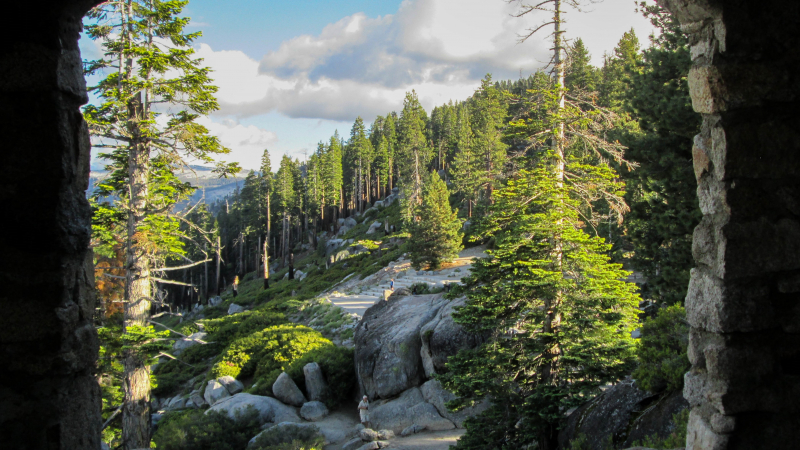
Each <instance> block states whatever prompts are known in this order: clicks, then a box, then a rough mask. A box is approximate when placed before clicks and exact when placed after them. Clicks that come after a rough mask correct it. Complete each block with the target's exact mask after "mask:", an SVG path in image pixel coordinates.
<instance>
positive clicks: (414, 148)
mask: <svg viewBox="0 0 800 450" xmlns="http://www.w3.org/2000/svg"><path fill="white" fill-rule="evenodd" d="M427 121H428V116H427V114H426V113H425V109H423V108H422V105H420V103H419V99H418V98H417V93H416V92H415V91H411V92H407V93H406V97H405V100H403V111H402V113H401V114H400V120H399V132H398V139H397V141H398V153H399V155H400V158H399V161H398V164H399V166H400V167H402V171H401V176H400V180H401V182H402V186H403V192H404V194H405V196H404V198H403V203H404V205H405V206H404V207H403V210H404V216H405V219H406V221H410V220H411V218H412V212H413V208H414V206H416V205H418V204H419V203H420V201H421V198H420V196H421V195H422V180H423V177H424V176H425V171H426V170H427V168H428V163H429V162H430V160H431V157H432V154H431V148H430V146H429V145H428V136H427V135H426V131H427Z"/></svg>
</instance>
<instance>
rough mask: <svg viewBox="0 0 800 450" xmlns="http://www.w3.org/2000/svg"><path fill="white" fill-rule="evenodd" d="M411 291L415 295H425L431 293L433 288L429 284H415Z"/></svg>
mask: <svg viewBox="0 0 800 450" xmlns="http://www.w3.org/2000/svg"><path fill="white" fill-rule="evenodd" d="M410 290H411V293H412V294H414V295H425V294H430V293H431V287H430V285H429V284H428V283H414V284H412V285H411V288H410Z"/></svg>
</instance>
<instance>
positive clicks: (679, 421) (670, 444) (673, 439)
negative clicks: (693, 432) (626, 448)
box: [633, 408, 689, 449]
mask: <svg viewBox="0 0 800 450" xmlns="http://www.w3.org/2000/svg"><path fill="white" fill-rule="evenodd" d="M672 423H674V424H675V430H674V431H673V432H672V433H670V435H669V436H667V437H665V438H663V439H662V438H660V437H659V436H658V435H653V436H648V437H646V438H644V439H642V440H641V441H635V442H634V443H633V446H634V447H636V446H641V447H647V448H655V449H673V448H679V447H680V448H683V446H685V445H686V427H687V426H688V424H689V408H686V409H684V410H683V411H681V412H679V413H677V414H673V415H672Z"/></svg>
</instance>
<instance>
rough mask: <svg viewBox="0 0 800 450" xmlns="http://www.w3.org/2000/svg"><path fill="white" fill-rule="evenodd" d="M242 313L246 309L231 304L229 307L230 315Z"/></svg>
mask: <svg viewBox="0 0 800 450" xmlns="http://www.w3.org/2000/svg"><path fill="white" fill-rule="evenodd" d="M242 311H244V307H242V306H240V305H237V304H236V303H231V306H228V315H231V314H236V313H240V312H242Z"/></svg>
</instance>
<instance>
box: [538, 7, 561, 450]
mask: <svg viewBox="0 0 800 450" xmlns="http://www.w3.org/2000/svg"><path fill="white" fill-rule="evenodd" d="M561 1H562V0H553V6H554V8H553V9H554V17H553V22H554V25H555V31H554V33H553V43H554V45H553V48H554V51H555V55H554V58H553V62H554V65H555V71H556V82H557V83H558V96H559V100H558V108H559V111H560V110H562V109H563V108H564V103H565V92H564V75H565V74H564V59H563V58H562V51H563V38H562V35H563V30H562V29H561V24H562V18H561ZM553 147H554V151H555V157H556V165H555V176H556V179H557V180H558V181H557V182H556V183H557V186H558V187H559V188H560V187H562V186H563V184H564V122H560V123H559V124H558V132H557V134H556V138H555V139H554V140H553ZM558 224H559V225H560V224H561V222H560V221H559V223H558ZM554 241H555V248H554V253H555V255H554V257H555V258H554V259H555V263H556V266H557V267H558V268H559V270H560V271H563V269H562V265H563V256H564V255H563V254H564V248H563V241H562V237H561V236H560V235H559V234H556V235H555V236H554ZM562 300H563V293H562V292H561V291H560V290H559V291H557V292H555V295H554V296H553V297H552V298H546V299H545V302H544V308H545V311H546V314H547V315H546V316H545V319H544V322H543V324H542V331H543V332H544V333H548V334H555V335H557V334H558V329H559V327H560V325H561V311H560V306H561V302H562ZM560 354H561V350H560V348H559V346H558V343H557V342H556V343H553V345H551V346H550V347H549V348H548V349H547V350H546V351H545V353H544V355H543V356H544V364H543V367H542V375H541V376H542V381H543V382H545V383H547V384H553V383H555V382H557V377H558V365H559V357H560ZM554 436H557V434H556V432H555V431H554V430H549V432H546V433H545V435H544V436H543V437H542V440H541V447H542V448H543V450H551V449H554V448H555V446H556V442H555V438H554Z"/></svg>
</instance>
